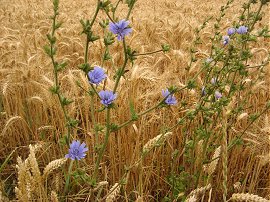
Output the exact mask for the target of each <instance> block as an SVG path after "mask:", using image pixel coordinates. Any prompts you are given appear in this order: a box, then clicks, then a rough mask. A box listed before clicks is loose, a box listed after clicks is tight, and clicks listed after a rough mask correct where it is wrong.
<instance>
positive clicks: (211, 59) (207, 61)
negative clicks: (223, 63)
mask: <svg viewBox="0 0 270 202" xmlns="http://www.w3.org/2000/svg"><path fill="white" fill-rule="evenodd" d="M212 61H213V58H207V59H206V60H205V62H206V64H209V63H211V62H212Z"/></svg>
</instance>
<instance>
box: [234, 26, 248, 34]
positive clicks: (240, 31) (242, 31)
mask: <svg viewBox="0 0 270 202" xmlns="http://www.w3.org/2000/svg"><path fill="white" fill-rule="evenodd" d="M236 32H237V33H238V34H246V33H247V32H248V28H247V27H246V26H240V27H239V28H238V29H237V30H236Z"/></svg>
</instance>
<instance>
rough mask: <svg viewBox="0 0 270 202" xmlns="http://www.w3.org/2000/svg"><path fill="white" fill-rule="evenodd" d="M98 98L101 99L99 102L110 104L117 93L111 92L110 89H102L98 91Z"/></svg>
mask: <svg viewBox="0 0 270 202" xmlns="http://www.w3.org/2000/svg"><path fill="white" fill-rule="evenodd" d="M98 95H99V97H100V99H101V101H100V102H101V104H103V105H105V106H106V107H108V106H109V105H110V104H112V103H113V101H114V100H115V99H116V97H117V94H116V93H113V92H112V91H108V90H105V91H104V90H102V91H100V92H99V93H98Z"/></svg>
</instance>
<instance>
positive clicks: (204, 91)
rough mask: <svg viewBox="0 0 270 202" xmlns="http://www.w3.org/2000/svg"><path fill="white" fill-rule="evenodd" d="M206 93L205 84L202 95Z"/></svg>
mask: <svg viewBox="0 0 270 202" xmlns="http://www.w3.org/2000/svg"><path fill="white" fill-rule="evenodd" d="M205 95H206V90H205V86H203V87H202V96H205Z"/></svg>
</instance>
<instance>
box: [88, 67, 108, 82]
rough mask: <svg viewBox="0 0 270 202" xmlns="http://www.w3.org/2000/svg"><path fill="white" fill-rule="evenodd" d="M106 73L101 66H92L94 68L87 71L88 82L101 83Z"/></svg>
mask: <svg viewBox="0 0 270 202" xmlns="http://www.w3.org/2000/svg"><path fill="white" fill-rule="evenodd" d="M106 77H107V75H106V74H105V71H104V69H103V68H101V67H99V66H94V69H93V70H91V71H89V72H88V78H89V82H90V83H92V84H97V85H98V84H99V83H101V82H102V81H103V80H104V79H105V78H106Z"/></svg>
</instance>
